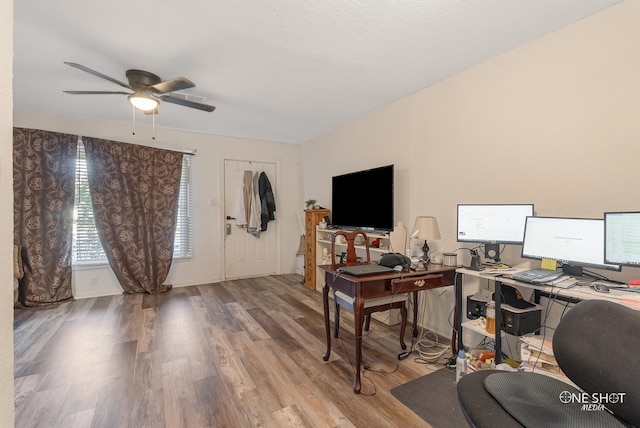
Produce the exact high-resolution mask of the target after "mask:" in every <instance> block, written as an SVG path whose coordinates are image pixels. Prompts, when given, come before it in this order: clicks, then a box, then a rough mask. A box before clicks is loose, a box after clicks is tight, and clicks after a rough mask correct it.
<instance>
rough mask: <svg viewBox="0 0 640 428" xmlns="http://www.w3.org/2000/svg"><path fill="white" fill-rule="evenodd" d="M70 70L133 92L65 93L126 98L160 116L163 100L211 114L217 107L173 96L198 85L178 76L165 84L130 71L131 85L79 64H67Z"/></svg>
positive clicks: (144, 72) (146, 72)
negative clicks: (159, 106) (71, 68)
mask: <svg viewBox="0 0 640 428" xmlns="http://www.w3.org/2000/svg"><path fill="white" fill-rule="evenodd" d="M65 64H67V65H70V66H71V67H74V68H77V69H79V70H82V71H84V72H87V73H89V74H93V75H94V76H97V77H100V78H102V79H105V80H108V81H110V82H113V83H115V84H117V85H120V86H122V87H123V88H127V89H130V90H132V91H133V92H123V91H63V92H64V93H65V94H74V95H78V94H80V95H103V94H121V95H127V98H128V99H129V102H130V103H131V104H132V105H133V106H134V107H136V108H138V109H140V110H142V111H144V112H145V113H147V114H157V112H158V111H157V107H158V104H159V103H160V101H166V102H168V103H172V104H178V105H181V106H184V107H190V108H194V109H197V110H203V111H208V112H212V111H213V110H215V106H212V105H209V104H205V103H202V102H198V101H193V100H190V99H188V98H187V96H184V95H181V94H171V92H174V91H180V90H182V89H187V88H193V87H195V86H196V85H195V84H194V83H193V82H192V81H191V80H189V79H187V78H185V77H176V78H175V79H171V80H166V81H162V80H161V79H160V77H158V76H157V75H155V74H153V73H150V72H148V71H144V70H127V72H126V76H127V80H128V82H129V83H125V82H121V81H120V80H118V79H114V78H113V77H110V76H107V75H106V74H102V73H100V72H99V71H95V70H92V69H90V68H89V67H85V66H84V65H80V64H76V63H75V62H65Z"/></svg>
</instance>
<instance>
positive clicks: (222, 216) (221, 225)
mask: <svg viewBox="0 0 640 428" xmlns="http://www.w3.org/2000/svg"><path fill="white" fill-rule="evenodd" d="M228 160H229V161H235V162H254V163H271V164H275V167H276V177H275V183H271V186H272V189H273V193H274V196H275V199H276V219H278V211H277V208H278V207H279V206H282V204H281V203H279V201H280V200H281V198H280V189H279V187H280V183H281V174H282V173H281V171H282V168H281V166H282V165H281V164H282V162H281V159H280V158H272V157H267V156H255V157H254V156H248V155H246V154H233V153H226V154H222V156H221V157H220V168H219V180H218V182H219V183H220V189H219V193H218V194H219V195H222V198H221V200H220V203H219V204H218V219H219V222H218V230H219V231H220V237H221V239H222V242H221V246H220V248H221V250H222V251H221V252H222V257H221V258H220V272H222V278H223V280H224V281H226V280H227V260H226V258H227V247H226V245H227V236H226V233H225V225H226V223H227V220H226V213H225V209H224V208H225V204H226V197H227V195H226V193H225V189H226V183H225V168H226V161H228ZM282 229H283V227H282V223H280V224H279V225H278V227H276V234H275V238H276V250H275V251H276V262H275V269H276V275H281V274H282Z"/></svg>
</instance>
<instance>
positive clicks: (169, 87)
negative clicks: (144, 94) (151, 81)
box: [149, 77, 196, 94]
mask: <svg viewBox="0 0 640 428" xmlns="http://www.w3.org/2000/svg"><path fill="white" fill-rule="evenodd" d="M195 86H196V85H195V83H193V82H192V81H191V80H189V79H187V78H186V77H176V78H175V79H171V80H167V81H164V82H160V83H156V84H155V85H152V86H149V89H150V90H151V91H152V92H154V93H156V94H166V93H167V92H173V91H179V90H181V89H189V88H195Z"/></svg>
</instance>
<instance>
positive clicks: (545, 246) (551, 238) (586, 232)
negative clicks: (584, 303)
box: [522, 217, 622, 275]
mask: <svg viewBox="0 0 640 428" xmlns="http://www.w3.org/2000/svg"><path fill="white" fill-rule="evenodd" d="M522 257H523V258H527V259H536V260H541V259H551V260H556V261H557V262H558V263H559V264H561V265H562V270H563V271H565V272H566V273H567V274H569V275H582V274H583V268H585V267H592V268H598V269H606V270H613V271H620V270H621V269H622V268H621V266H620V265H617V264H613V263H605V261H604V219H595V218H566V217H527V221H526V224H525V230H524V243H523V244H522Z"/></svg>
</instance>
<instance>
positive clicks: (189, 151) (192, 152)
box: [78, 135, 198, 156]
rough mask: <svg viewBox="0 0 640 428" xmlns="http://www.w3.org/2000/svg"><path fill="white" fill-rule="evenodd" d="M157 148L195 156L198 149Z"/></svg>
mask: <svg viewBox="0 0 640 428" xmlns="http://www.w3.org/2000/svg"><path fill="white" fill-rule="evenodd" d="M78 139H79V140H80V142H82V136H81V135H79V136H78ZM125 144H135V143H125ZM147 147H152V146H147ZM156 148H157V149H161V150H171V151H172V152H179V153H183V154H185V155H189V156H195V155H196V152H197V151H198V150H197V149H193V150H184V149H166V148H164V147H156Z"/></svg>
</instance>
